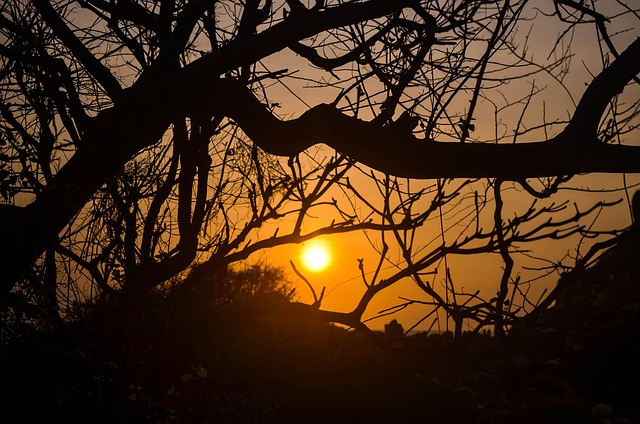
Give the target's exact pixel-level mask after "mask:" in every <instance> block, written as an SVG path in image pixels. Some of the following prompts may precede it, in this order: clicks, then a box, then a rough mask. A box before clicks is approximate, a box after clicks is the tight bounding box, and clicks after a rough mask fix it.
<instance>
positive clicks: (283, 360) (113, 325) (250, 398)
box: [0, 255, 640, 424]
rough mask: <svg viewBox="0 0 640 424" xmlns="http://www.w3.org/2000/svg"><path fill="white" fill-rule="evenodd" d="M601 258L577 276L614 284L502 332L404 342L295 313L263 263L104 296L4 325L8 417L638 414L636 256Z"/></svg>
mask: <svg viewBox="0 0 640 424" xmlns="http://www.w3.org/2000/svg"><path fill="white" fill-rule="evenodd" d="M617 257H618V256H616V258H617ZM611 258H612V256H611V255H610V256H609V257H608V260H609V262H612V259H611ZM606 260H607V258H605V259H603V260H601V261H600V262H601V263H605V265H601V266H600V267H599V268H598V267H596V268H595V269H594V270H591V271H589V273H588V274H584V275H583V276H581V277H580V278H581V281H583V282H584V281H586V282H587V283H585V284H591V285H592V286H593V284H595V283H594V281H596V280H597V281H600V282H601V284H602V281H605V282H606V280H607V278H606V277H605V275H606V276H608V279H609V280H611V279H615V281H618V282H619V283H615V284H614V283H607V286H606V287H605V288H604V289H602V290H600V292H599V293H600V294H598V295H597V296H583V297H582V298H581V300H580V305H576V304H572V307H571V308H564V309H563V308H555V309H553V308H552V310H551V311H552V313H549V314H547V315H545V316H544V317H543V318H540V319H537V320H535V319H533V317H532V318H531V319H529V320H528V321H526V322H525V323H523V325H522V327H521V328H517V329H514V330H513V331H512V334H510V335H509V336H508V337H507V338H506V339H504V340H500V339H498V338H496V337H493V336H492V335H490V334H488V333H478V334H464V335H463V336H462V337H461V338H460V339H458V340H454V338H453V336H452V335H451V334H449V333H445V334H440V335H438V334H426V333H419V334H414V335H410V336H403V335H402V332H401V331H399V330H401V329H400V327H399V325H398V324H397V323H395V322H393V321H392V322H391V323H390V324H389V325H387V326H386V331H385V332H379V333H375V334H373V335H372V334H369V335H365V334H363V333H361V332H354V331H348V330H346V329H343V328H339V327H336V326H333V325H329V324H326V323H323V322H321V321H320V320H317V319H315V317H314V316H311V315H309V314H306V315H301V314H300V312H299V311H298V310H297V309H296V307H295V304H293V303H291V302H290V301H291V299H292V298H293V296H294V293H293V292H292V291H290V290H289V289H288V287H287V285H284V284H282V283H281V281H282V280H281V274H280V273H279V272H278V271H277V270H273V269H270V268H258V267H254V268H249V269H248V270H245V271H239V272H238V271H236V272H229V273H226V274H225V275H222V276H218V277H211V281H208V284H205V285H200V286H199V287H208V289H207V290H206V292H202V290H203V289H200V291H197V292H196V291H187V290H177V289H174V290H171V289H165V290H159V291H157V292H155V293H153V294H152V295H146V296H145V297H144V298H143V299H138V301H137V302H136V303H135V307H131V306H130V305H131V303H128V304H125V303H124V302H122V301H120V299H118V298H110V299H107V298H105V299H102V300H101V301H98V302H95V303H93V304H91V305H84V306H83V307H78V311H77V314H78V317H77V318H76V319H74V320H70V321H69V322H67V323H64V324H57V325H52V328H51V329H49V330H44V329H40V330H34V329H31V330H29V327H28V326H27V325H25V324H24V323H23V327H20V326H16V325H17V324H14V326H13V327H12V326H11V323H10V322H8V321H5V322H4V323H3V329H4V330H5V333H4V334H5V336H6V335H7V334H9V330H11V331H13V332H14V333H13V336H12V337H10V338H9V339H8V340H7V339H5V344H4V346H3V349H2V357H1V364H2V370H1V375H2V380H3V381H2V385H1V387H2V388H1V391H2V392H1V393H0V398H1V399H2V402H3V404H4V406H3V415H4V416H5V417H15V418H14V419H15V420H16V421H13V422H25V423H36V422H45V421H47V422H50V421H58V420H59V421H60V422H64V423H85V422H86V423H118V422H135V423H142V422H149V423H395V422H404V423H413V422H416V423H417V422H444V423H475V422H477V423H555V422H557V423H566V422H569V423H571V422H579V423H619V424H622V423H629V422H632V423H635V422H640V414H639V413H638V408H637V400H638V393H639V390H638V375H640V373H639V371H640V367H639V365H638V358H639V357H640V355H639V354H640V347H639V343H638V340H639V339H640V338H639V337H638V336H639V335H640V327H639V321H638V318H637V316H636V314H635V312H633V311H632V314H631V315H629V314H628V311H627V309H629V308H630V307H631V306H633V305H635V304H636V303H634V302H635V301H634V300H633V299H638V298H639V297H638V296H637V293H638V289H637V288H634V287H633V284H632V283H633V281H637V277H638V275H640V274H639V272H638V269H637V268H635V266H631V265H629V264H631V263H633V255H631V256H630V257H629V258H626V259H624V258H623V260H624V261H625V262H626V263H627V265H628V266H627V267H626V269H619V266H620V264H619V263H617V262H615V261H613V262H614V264H613V265H615V266H616V267H618V268H617V270H616V271H614V272H611V266H612V265H611V264H609V265H606ZM177 287H182V286H177ZM607 292H609V294H608V295H607V296H608V297H607V299H606V302H604V301H603V294H602V293H607ZM611 292H615V293H618V297H617V298H616V296H614V295H611V294H610V293H611ZM621 294H624V295H623V296H620V295H621ZM630 299H631V300H630ZM604 303H606V305H607V306H603V304H604ZM630 305H631V306H630ZM625 308H626V309H625ZM620 311H622V312H620ZM607 316H608V318H606V317H607ZM623 317H626V318H623ZM629 317H631V318H629ZM596 319H597V320H599V321H596ZM585 327H588V328H585Z"/></svg>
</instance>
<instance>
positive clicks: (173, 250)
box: [0, 0, 640, 332]
mask: <svg viewBox="0 0 640 424" xmlns="http://www.w3.org/2000/svg"><path fill="white" fill-rule="evenodd" d="M309 3H310V2H301V1H298V0H291V1H289V0H287V1H283V2H273V1H271V0H266V1H258V0H247V1H200V0H194V1H189V2H186V1H162V2H156V1H146V0H145V1H131V0H123V1H117V2H106V1H102V0H86V1H55V2H52V1H49V0H36V1H32V2H27V1H21V0H11V1H7V2H4V3H3V5H2V6H0V12H1V14H0V31H1V32H0V34H1V35H0V37H2V38H1V41H2V43H1V44H0V58H1V60H2V70H0V81H2V82H1V87H2V104H1V109H0V112H1V114H2V127H1V129H2V143H3V145H2V156H1V157H0V159H1V160H2V163H1V166H2V168H0V173H1V174H0V176H1V178H2V180H1V181H0V189H2V195H3V197H4V199H5V203H4V204H3V205H1V206H0V222H2V236H3V240H4V243H5V245H6V246H7V247H8V249H6V252H5V253H4V254H3V256H2V258H1V259H0V260H1V261H2V269H3V273H2V277H1V279H2V301H1V303H2V304H3V305H8V304H10V303H11V304H16V302H19V301H18V300H16V299H17V298H20V297H22V296H23V295H25V293H27V294H28V292H29V290H32V291H35V293H38V296H45V297H47V299H48V300H47V301H46V302H45V303H47V304H55V299H54V297H55V294H56V290H57V291H58V294H60V293H61V292H64V291H65V289H66V290H67V296H68V299H71V298H76V297H78V296H81V295H83V294H86V293H82V291H83V290H85V291H86V290H97V291H98V292H104V293H108V292H111V291H124V292H133V293H140V292H144V291H146V290H149V289H151V288H153V287H156V286H158V285H160V284H162V283H163V282H165V281H167V280H168V279H170V278H172V277H174V276H176V275H178V274H180V273H181V272H183V271H184V270H186V269H187V268H188V267H189V266H190V265H191V264H193V263H194V261H196V259H198V260H200V261H201V262H203V264H202V265H200V267H199V268H197V269H196V270H195V271H194V273H193V274H197V272H206V270H207V269H212V268H213V269H216V268H218V267H223V266H226V265H228V264H229V263H232V262H235V261H238V260H242V259H245V258H246V257H248V256H249V255H250V254H251V253H253V252H255V251H258V250H260V249H264V248H268V247H272V246H275V245H278V244H283V243H299V242H301V241H304V240H306V239H309V238H313V237H315V236H318V235H321V234H335V233H343V232H347V231H356V230H365V231H369V232H370V233H371V234H376V235H375V236H373V239H375V240H372V241H373V242H374V245H375V246H377V248H378V250H379V257H380V262H379V264H377V265H376V267H375V271H374V273H373V275H372V276H371V275H369V276H367V275H368V274H366V273H365V271H364V269H365V266H368V264H363V263H361V267H362V270H363V280H364V284H365V286H366V290H365V292H364V295H363V297H362V299H361V300H360V302H359V303H358V305H357V307H356V308H355V309H354V310H353V311H352V312H350V313H336V312H331V311H324V310H322V309H320V308H321V303H322V296H320V297H319V298H317V299H316V302H315V305H313V310H315V311H316V312H317V313H320V314H321V315H324V317H325V318H326V319H329V320H331V321H338V322H342V323H344V324H347V325H351V326H353V327H358V328H363V329H365V331H366V326H365V324H363V319H364V318H363V317H364V314H365V311H366V309H367V308H368V306H369V304H370V302H371V300H372V299H373V298H374V297H375V296H376V295H377V294H378V293H380V292H381V291H382V290H384V289H386V288H387V287H390V286H391V285H393V284H395V283H396V282H398V281H400V280H402V279H405V278H410V279H412V280H413V281H414V283H415V284H416V285H417V287H419V289H420V290H422V291H423V292H424V293H425V294H426V295H427V296H430V297H431V299H432V300H430V301H428V302H426V303H429V304H432V305H434V306H435V308H436V310H437V309H440V308H442V309H444V310H445V311H446V313H447V314H448V315H449V316H451V317H452V318H453V320H454V321H455V324H456V331H457V332H460V331H461V326H462V323H463V321H464V320H469V319H470V320H472V321H475V322H476V324H477V328H481V327H482V326H485V325H494V326H495V327H496V331H498V332H502V331H504V329H505V328H506V327H507V326H508V325H509V323H510V322H511V321H510V320H511V319H512V318H513V317H515V316H516V315H517V314H518V313H520V310H519V309H518V308H519V307H518V306H517V305H515V304H514V300H515V297H513V296H515V294H518V293H520V294H524V296H520V297H519V299H520V301H521V302H522V304H521V305H520V309H522V308H524V307H525V304H526V303H527V302H529V301H530V300H529V298H528V297H527V296H526V293H525V292H524V291H523V289H522V287H521V286H520V283H519V282H518V281H517V278H516V277H514V275H513V258H512V255H513V254H514V253H515V251H516V250H519V249H521V248H520V247H519V246H521V245H523V244H525V243H528V242H534V241H537V240H540V239H543V238H549V239H555V238H567V237H570V236H572V235H576V234H580V235H582V236H583V237H592V236H596V235H598V234H602V233H606V231H605V232H603V231H601V230H595V229H591V228H589V225H588V221H587V220H585V217H587V216H593V215H594V214H596V213H598V211H599V209H600V208H601V207H604V206H607V205H608V203H606V202H596V203H595V204H593V205H591V206H589V207H586V208H582V209H575V210H572V209H571V207H570V205H568V204H553V203H549V202H544V201H542V200H540V201H539V202H537V203H536V202H535V201H534V202H532V203H531V207H527V208H525V209H524V211H520V212H519V213H518V214H516V215H515V216H514V217H511V218H508V219H507V218H505V213H504V197H503V196H504V188H505V187H517V188H518V189H521V190H524V191H526V192H528V193H529V195H531V196H533V198H541V199H544V198H548V197H550V196H552V195H553V194H554V193H555V192H557V190H558V189H559V188H561V187H565V186H566V185H567V184H568V182H569V181H570V177H571V176H572V175H575V174H581V173H592V172H606V173H627V172H638V171H640V148H638V147H637V146H634V145H633V143H632V140H631V141H629V142H623V141H624V138H625V136H626V135H627V134H630V133H632V131H633V130H634V129H635V127H636V125H637V115H638V100H637V98H634V97H633V95H634V94H636V93H635V92H634V93H631V94H632V96H631V98H630V99H629V98H627V97H622V96H620V93H622V92H623V90H625V88H626V87H627V86H628V85H629V86H632V87H630V88H628V91H630V90H633V89H637V86H636V84H637V77H636V75H637V74H638V72H639V71H640V41H638V40H635V41H631V42H628V43H627V44H626V45H619V42H618V39H619V38H620V37H623V36H625V32H626V31H637V28H638V26H637V21H638V20H637V16H638V13H639V11H638V10H637V9H634V6H632V5H630V4H625V3H623V2H618V4H617V5H616V6H615V7H614V8H613V9H611V10H610V11H607V10H605V11H600V10H598V9H596V8H595V6H589V5H586V4H585V3H584V2H574V1H572V0H555V1H554V2H553V6H554V9H551V10H550V11H548V14H549V16H544V13H543V11H537V12H536V10H535V9H533V7H534V5H532V4H530V3H531V2H529V1H527V0H458V1H456V0H447V1H445V0H441V1H438V0H428V1H427V0H425V1H417V0H406V1H390V0H368V1H330V2H324V1H315V2H311V3H312V4H309ZM536 13H537V15H536ZM542 19H553V20H554V21H556V22H558V25H559V28H560V30H561V31H563V32H561V33H560V35H559V36H558V37H557V43H556V45H555V46H554V47H553V48H552V49H551V54H550V55H549V59H548V60H546V61H545V63H542V64H541V63H538V61H537V60H535V59H534V58H533V57H532V55H531V54H530V52H529V51H528V35H527V32H526V29H527V28H529V27H532V28H535V25H536V23H537V21H538V20H542ZM618 22H622V23H621V24H619V23H618ZM628 22H633V23H632V24H629V23H628ZM616 25H618V26H616ZM625 25H626V26H625ZM629 25H630V26H629ZM634 25H635V26H634ZM583 26H593V27H594V28H595V29H596V31H597V37H598V38H597V39H596V40H597V42H598V43H599V44H598V45H599V46H600V47H601V52H602V54H601V56H602V58H603V62H602V65H601V69H600V70H599V71H597V72H595V74H596V75H595V76H593V78H592V79H591V81H589V82H588V85H587V88H586V90H585V91H584V93H582V94H581V97H580V100H579V101H577V102H575V107H573V110H571V111H569V115H568V116H558V117H554V118H552V119H551V120H549V118H548V117H547V116H546V113H543V114H541V113H539V112H535V113H531V112H530V111H531V110H532V109H533V106H532V102H534V101H535V99H536V98H538V96H540V93H541V91H542V89H543V87H541V86H538V85H536V83H535V78H536V77H538V76H546V78H550V79H551V80H553V81H555V82H556V83H557V87H560V88H566V89H567V90H568V91H569V92H570V90H569V88H568V87H567V86H568V82H567V81H568V80H569V79H571V76H572V74H571V73H570V70H571V69H573V68H571V67H570V65H571V57H572V54H571V52H570V50H567V49H568V48H569V46H570V45H571V42H572V40H571V37H572V34H573V33H574V32H575V31H577V30H578V29H579V28H582V27H583ZM610 34H612V35H610ZM565 46H567V47H566V48H565ZM294 57H295V60H294V59H293V58H294ZM283 59H284V60H287V61H289V63H288V64H287V68H285V67H283V66H282V65H281V63H282V60H283ZM294 67H295V68H297V69H290V68H294ZM525 79H526V80H528V81H531V83H530V86H529V88H530V90H529V91H527V92H525V93H523V94H520V93H517V90H514V93H513V94H511V93H507V84H509V83H515V82H518V81H522V80H525ZM305 84H306V85H307V86H313V87H314V91H313V92H314V93H315V92H322V93H323V94H322V95H323V96H325V97H324V98H323V99H322V100H320V101H318V100H317V99H315V98H313V96H310V95H309V94H307V93H308V92H309V91H311V90H303V89H302V87H303V86H304V85H305ZM303 92H304V93H303ZM287 93H289V94H287ZM288 95H291V96H293V98H294V99H296V101H297V102H298V106H299V108H296V109H295V110H293V109H287V108H285V107H283V104H282V103H283V102H282V101H280V100H279V99H280V98H284V97H285V96H288ZM487 110H490V111H491V112H492V113H493V116H491V117H490V118H492V119H493V121H492V122H487V118H488V116H487V112H486V111H487ZM514 110H518V111H519V114H514V113H513V112H512V111H514ZM530 115H533V118H529V116H530ZM514 116H515V118H514ZM506 119H510V120H512V121H513V122H510V123H508V124H505V121H504V120H506ZM532 120H533V121H537V122H533V123H531V121H532ZM480 127H483V128H484V130H483V131H481V130H480ZM487 127H490V128H492V130H491V131H488V132H487V131H486V128H487ZM318 144H324V145H326V146H328V147H329V148H324V149H322V148H317V147H315V146H316V145H318ZM356 176H357V178H360V177H362V176H365V178H366V179H367V181H368V184H370V185H371V186H373V187H375V188H376V189H377V190H378V196H371V195H369V194H368V193H365V191H364V190H363V189H362V187H359V186H358V184H357V183H355V182H354V181H355V179H356ZM536 178H537V180H535V179H536ZM434 179H437V182H435V183H431V182H430V180H434ZM452 179H455V180H452ZM487 179H488V180H487ZM532 179H534V180H532ZM316 211H321V213H322V215H323V216H330V217H331V219H329V220H326V222H324V221H314V220H310V217H311V216H312V215H313V213H315V212H316ZM447 214H448V216H450V217H451V218H450V219H451V220H450V221H448V222H449V224H446V225H450V227H449V228H445V227H446V225H445V222H444V221H443V220H442V217H443V216H447ZM487 216H489V217H491V220H490V225H487V223H486V222H485V220H486V217H487ZM433 220H438V222H439V223H440V226H441V234H442V235H444V234H447V237H446V238H444V237H443V238H442V240H440V241H439V242H438V243H436V244H435V245H427V246H425V245H424V244H421V243H420V242H419V241H418V240H419V237H418V236H417V234H418V233H419V232H420V231H421V229H422V228H424V225H425V223H426V222H427V221H429V222H432V221H433ZM282 222H286V224H280V223H282ZM308 223H309V224H308ZM460 226H462V230H461V231H458V229H459V227H460ZM309 228H311V229H309ZM266 231H269V233H268V234H265V232H266ZM609 233H610V234H612V233H611V232H610V231H609ZM390 246H393V250H395V251H397V252H399V255H398V256H396V257H392V256H391V253H390ZM434 246H435V247H434ZM482 252H484V253H497V254H499V255H500V257H501V258H502V260H503V262H504V267H503V270H504V272H503V276H502V280H501V281H500V282H499V287H498V290H497V295H496V296H495V298H493V299H483V298H481V297H479V296H478V294H477V293H465V292H462V291H460V290H459V289H457V288H456V287H455V286H454V283H453V281H452V279H451V278H450V277H448V276H447V277H446V278H445V287H444V290H439V289H437V288H436V287H435V285H434V282H433V281H428V280H427V279H425V276H427V275H431V273H433V271H434V267H437V266H439V265H440V264H441V261H444V260H446V258H447V257H448V256H449V255H456V254H465V255H466V254H474V253H482ZM383 263H392V264H393V265H394V266H395V267H396V269H397V271H396V272H394V273H383V272H382V271H381V269H382V264H383ZM444 269H446V271H445V272H446V273H448V272H449V271H448V267H447V266H446V264H445V266H444ZM198 270H200V271H198ZM59 271H64V272H59ZM61 275H64V276H65V278H64V281H57V279H58V278H59V276H61ZM447 275H448V274H447ZM43 276H44V277H46V278H43ZM80 280H83V281H85V280H88V281H90V282H91V284H90V285H89V286H88V289H87V287H85V288H83V289H82V290H80V288H79V286H78V284H77V281H80ZM189 281H190V280H187V283H186V284H189ZM191 281H195V278H192V279H191ZM74 290H77V292H73V291H74ZM90 295H92V294H91V292H90ZM11 298H13V299H11ZM420 302H425V301H423V300H416V299H407V300H406V303H405V304H401V305H399V306H398V308H403V307H405V305H409V304H416V303H420ZM532 305H533V304H532ZM303 306H304V305H303ZM530 306H531V305H530ZM304 307H305V308H307V306H304ZM532 307H535V305H533V306H532ZM307 309H308V308H307ZM390 311H392V310H390Z"/></svg>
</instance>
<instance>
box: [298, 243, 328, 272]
mask: <svg viewBox="0 0 640 424" xmlns="http://www.w3.org/2000/svg"><path fill="white" fill-rule="evenodd" d="M300 261H302V264H303V265H304V266H305V267H306V268H307V269H309V270H311V271H322V270H323V269H325V268H326V267H327V266H329V263H330V262H331V253H330V252H329V248H328V247H327V245H326V244H325V243H323V242H321V241H317V240H316V241H312V242H311V243H309V244H306V245H304V246H303V247H302V249H301V251H300Z"/></svg>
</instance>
